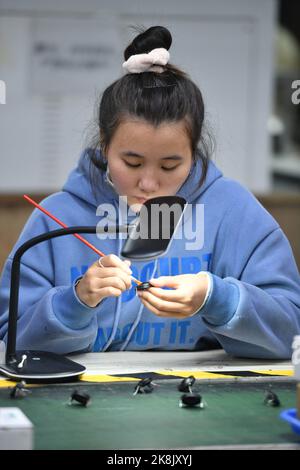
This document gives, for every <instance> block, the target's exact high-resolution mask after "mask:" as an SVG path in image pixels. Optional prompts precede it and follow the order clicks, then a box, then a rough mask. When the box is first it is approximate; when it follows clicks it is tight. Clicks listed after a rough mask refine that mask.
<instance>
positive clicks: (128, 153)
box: [121, 150, 182, 160]
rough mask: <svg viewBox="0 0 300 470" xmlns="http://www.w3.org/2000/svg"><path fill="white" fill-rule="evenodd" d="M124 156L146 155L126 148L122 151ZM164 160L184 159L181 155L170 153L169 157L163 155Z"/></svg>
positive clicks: (142, 156)
mask: <svg viewBox="0 0 300 470" xmlns="http://www.w3.org/2000/svg"><path fill="white" fill-rule="evenodd" d="M121 154H122V155H124V157H139V158H144V155H140V154H139V153H136V152H132V151H131V150H126V151H124V152H121ZM162 160H182V157H181V156H180V155H169V156H168V157H162Z"/></svg>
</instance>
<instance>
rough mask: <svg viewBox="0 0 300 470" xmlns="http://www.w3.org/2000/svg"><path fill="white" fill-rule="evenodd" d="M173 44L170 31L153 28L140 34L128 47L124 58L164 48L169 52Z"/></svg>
mask: <svg viewBox="0 0 300 470" xmlns="http://www.w3.org/2000/svg"><path fill="white" fill-rule="evenodd" d="M171 44H172V36H171V33H170V31H169V30H168V29H167V28H165V27H164V26H151V28H148V29H146V31H144V32H143V33H140V34H139V35H138V36H136V37H135V38H134V40H133V41H132V42H131V43H130V44H129V46H127V48H126V49H125V51H124V58H125V60H128V59H129V57H131V56H132V55H135V54H147V53H148V52H150V51H152V50H153V49H158V48H164V49H167V50H169V49H170V47H171Z"/></svg>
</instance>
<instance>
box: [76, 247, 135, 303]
mask: <svg viewBox="0 0 300 470" xmlns="http://www.w3.org/2000/svg"><path fill="white" fill-rule="evenodd" d="M99 261H100V260H98V261H96V262H95V263H93V264H92V265H91V266H90V267H89V269H88V270H87V271H86V273H85V274H84V276H83V278H82V279H80V281H79V283H78V284H77V286H76V293H77V296H78V297H79V299H80V300H81V301H82V302H83V303H84V304H86V305H88V306H89V307H95V306H96V305H98V304H99V302H101V300H103V299H104V298H105V297H109V296H112V297H119V295H121V294H122V292H123V291H125V290H126V289H130V287H131V274H132V271H131V269H130V268H129V265H130V261H127V260H126V261H122V260H121V259H120V258H118V256H116V255H107V256H103V258H101V265H102V266H101V265H100V264H99Z"/></svg>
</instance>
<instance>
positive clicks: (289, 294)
mask: <svg viewBox="0 0 300 470" xmlns="http://www.w3.org/2000/svg"><path fill="white" fill-rule="evenodd" d="M86 157H87V153H86V152H83V154H82V156H81V158H80V160H79V164H78V166H77V167H76V168H75V170H73V171H72V172H71V174H70V175H69V178H68V180H67V182H66V184H65V185H64V187H63V189H62V191H61V192H58V193H55V194H53V195H51V196H49V197H47V198H46V199H44V201H43V202H42V206H43V207H45V208H46V209H48V210H49V211H50V212H52V213H53V214H54V215H55V216H56V217H58V218H59V219H61V220H62V221H63V222H64V223H65V224H66V225H68V226H74V225H94V226H95V225H97V224H98V223H99V221H100V220H101V217H99V215H97V214H96V208H97V206H98V205H99V204H103V203H109V204H113V205H114V206H115V207H116V208H118V203H119V199H118V195H117V194H116V192H115V191H114V189H113V188H112V187H111V186H110V185H109V183H108V181H107V178H106V177H105V173H104V172H102V171H100V170H96V169H94V171H96V174H97V181H96V185H97V192H95V191H93V190H92V188H91V184H90V173H89V168H90V165H89V161H88V159H87V158H86ZM201 171H202V165H201V162H200V161H198V162H197V163H195V164H194V166H193V168H192V171H191V172H190V175H189V177H188V178H187V180H186V181H185V183H184V184H183V186H182V187H181V188H180V190H179V192H178V195H181V196H183V197H185V199H186V200H187V201H188V203H189V204H191V205H192V207H193V212H194V211H196V210H199V207H201V206H199V204H202V205H203V206H202V207H204V222H205V223H204V225H203V227H204V243H203V244H202V245H203V246H200V245H199V246H200V247H199V249H198V250H195V249H194V248H192V249H188V248H187V246H188V245H187V244H186V242H187V240H185V239H176V238H174V239H173V240H172V243H171V246H170V248H169V250H168V252H167V253H166V254H165V255H164V256H162V257H161V258H159V259H157V260H156V261H147V262H144V263H142V262H133V263H132V266H131V268H132V271H133V276H134V277H136V278H138V279H140V280H141V281H144V280H149V279H150V278H151V277H159V276H168V275H170V276H175V275H177V274H185V273H198V272H199V271H207V272H208V273H209V276H210V280H211V289H210V294H209V298H208V299H207V301H206V303H205V305H204V306H203V307H202V308H201V309H200V310H199V311H198V312H197V313H196V314H195V315H193V316H192V317H188V318H185V319H176V318H163V317H158V316H156V315H154V314H153V313H152V312H150V311H149V310H148V309H147V308H146V307H144V306H143V305H142V304H141V302H140V300H139V298H138V297H137V296H136V295H135V288H134V283H133V285H132V288H131V289H130V290H127V291H126V292H124V293H123V294H122V296H120V297H119V298H115V297H108V298H106V299H104V300H103V301H102V302H101V303H100V304H99V305H98V306H97V307H94V308H91V307H88V306H86V305H85V304H84V303H82V302H81V301H80V300H79V298H78V297H77V295H76V291H75V288H74V285H75V282H76V280H77V279H79V278H80V277H81V276H82V275H83V274H84V272H85V271H86V270H87V269H88V267H89V266H90V265H91V264H92V263H93V262H95V261H96V260H97V255H96V254H95V253H94V252H93V251H92V250H90V249H89V248H88V247H86V246H85V245H84V244H82V243H81V242H80V241H79V240H77V239H76V238H75V237H73V236H64V237H60V238H56V239H53V240H51V241H48V242H43V243H41V244H39V245H37V246H35V247H33V248H31V249H30V250H29V251H27V252H26V253H25V254H24V255H23V258H22V263H21V287H20V302H19V320H18V334H17V349H35V350H44V351H52V352H56V353H62V354H66V353H71V352H83V351H105V350H110V351H118V350H124V349H127V350H131V351H133V350H135V351H136V350H204V349H212V348H216V347H223V348H224V350H225V351H227V352H228V353H229V354H231V355H235V356H244V357H256V358H282V359H284V358H289V357H290V356H291V344H292V339H293V336H294V335H296V334H299V333H300V277H299V272H298V270H297V267H296V264H295V261H294V258H293V254H292V251H291V248H290V245H289V242H288V240H287V238H286V237H285V235H284V234H283V232H282V230H281V229H280V227H279V226H278V224H277V222H276V221H275V220H274V219H273V217H272V216H271V215H270V214H269V213H268V212H267V211H266V210H265V209H264V208H263V207H262V206H261V204H260V203H259V202H258V201H257V200H256V199H255V197H254V196H253V195H252V194H251V193H250V192H249V191H248V190H246V189H245V188H244V187H242V186H241V185H240V184H239V183H237V182H235V181H232V180H230V179H228V178H225V177H224V176H223V175H222V173H221V172H220V171H219V170H218V169H217V168H216V166H215V165H214V163H213V162H210V163H209V168H208V174H207V177H206V180H205V183H204V184H203V185H202V186H201V187H200V188H199V181H200V177H201ZM193 215H195V214H193ZM102 220H103V219H102ZM117 222H120V223H122V220H119V219H117ZM57 228H59V227H58V225H57V224H56V223H55V222H54V221H52V220H51V219H50V218H49V217H47V216H45V215H44V214H43V213H41V212H40V211H39V210H38V209H35V210H34V211H33V213H32V215H31V217H30V218H29V219H28V221H27V223H26V225H25V227H24V229H23V231H22V233H21V235H20V237H19V240H18V241H17V243H16V245H15V247H14V249H13V250H12V252H11V254H10V256H9V257H8V259H7V261H6V264H5V266H4V270H3V273H2V278H1V287H0V338H1V339H6V336H7V319H8V302H9V290H10V287H9V286H10V274H11V263H12V257H13V254H14V252H15V250H16V248H17V247H18V246H20V245H21V244H22V243H24V242H25V241H26V240H28V239H29V238H31V237H34V236H36V235H39V234H41V233H44V232H48V231H49V230H55V229H57ZM84 237H85V238H86V239H87V240H89V241H90V242H91V243H92V244H93V245H95V246H96V247H97V248H99V250H101V251H103V252H104V253H105V254H109V253H115V254H117V255H118V254H119V253H120V249H121V246H122V243H123V240H122V239H121V238H119V239H115V237H114V238H107V237H106V238H105V239H103V238H102V239H99V238H98V237H97V236H96V235H93V234H90V235H84Z"/></svg>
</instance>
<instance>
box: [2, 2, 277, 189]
mask: <svg viewBox="0 0 300 470" xmlns="http://www.w3.org/2000/svg"><path fill="white" fill-rule="evenodd" d="M275 7H276V3H275V0H194V1H185V2H182V1H179V0H164V1H158V0H153V1H151V2H146V1H144V0H135V1H127V2H119V1H116V0H112V1H106V2H105V1H102V0H98V1H97V0H85V2H82V1H79V0H72V1H69V0H55V1H51V2H49V1H44V2H42V1H38V0H31V1H29V0H23V1H21V0H19V1H17V0H0V80H4V81H5V83H6V104H5V105H1V104H0V159H1V167H0V191H1V192H20V191H28V192H30V193H34V192H40V191H41V192H44V191H54V190H56V189H59V188H60V187H61V185H62V184H63V182H64V181H65V178H66V177H67V174H68V172H69V171H70V170H71V169H72V167H73V166H74V165H75V163H76V161H77V159H78V156H79V153H80V151H81V149H82V147H83V145H84V142H85V140H84V137H85V134H84V131H85V130H86V129H87V126H88V125H89V123H90V122H91V119H92V117H93V110H94V103H95V101H96V98H97V96H98V95H99V94H100V92H101V91H102V90H103V89H104V87H105V86H106V85H107V84H108V83H110V82H111V81H113V80H114V79H116V78H117V77H118V76H120V75H121V73H122V69H121V64H122V53H123V50H124V48H125V46H126V44H127V42H128V41H129V40H130V39H131V38H132V37H133V34H134V33H132V31H130V30H129V28H128V26H129V25H132V24H143V25H145V26H148V25H149V26H150V25H153V24H162V25H165V26H167V27H169V29H170V30H171V32H172V35H173V45H172V47H171V50H170V52H171V60H172V62H173V63H175V64H177V65H179V66H180V67H182V68H183V69H185V70H186V71H187V72H188V73H189V74H190V76H191V77H192V78H193V80H194V81H195V82H196V83H197V84H198V85H199V86H200V88H201V90H202V92H203V95H204V99H205V103H206V107H207V118H208V121H209V123H210V127H211V128H212V130H213V133H214V135H215V139H216V142H217V149H216V155H215V160H216V163H217V165H218V166H219V167H220V168H221V169H222V170H223V171H224V173H225V174H226V176H229V177H232V178H234V179H237V180H239V181H240V182H241V183H242V184H244V185H246V186H247V187H249V188H250V189H251V190H253V191H256V192H260V193H262V192H267V191H268V190H269V188H270V155H269V148H268V134H267V125H266V123H267V118H268V116H269V113H270V109H271V94H272V86H271V85H272V54H273V51H272V42H273V33H274V25H275V11H276V8H275ZM154 12H156V13H154ZM64 32H65V33H64ZM41 41H44V43H45V42H46V43H47V44H48V45H51V44H52V46H53V47H54V46H56V47H57V48H58V49H57V50H58V53H59V54H61V55H62V56H63V57H64V58H66V59H68V47H69V46H70V45H71V44H73V45H77V46H78V45H88V46H89V47H92V46H96V45H97V44H101V45H102V46H103V47H104V48H103V50H102V52H100V56H101V57H100V56H98V58H99V57H100V58H101V61H102V62H101V63H98V65H97V64H96V66H95V67H94V68H89V69H88V68H86V64H85V65H84V66H82V67H80V64H79V65H78V64H77V65H78V67H77V68H76V67H75V68H74V69H72V67H73V66H74V64H71V65H72V66H71V67H70V68H69V69H68V70H65V71H63V72H62V71H61V70H62V69H60V67H57V68H55V67H54V66H53V65H52V66H50V68H49V67H48V68H47V65H45V62H44V59H47V54H44V56H43V53H42V55H39V54H38V53H37V52H36V49H34V47H36V45H37V44H38V43H40V42H41ZM105 47H106V49H105ZM109 47H110V52H109V54H107V48H109ZM105 51H106V52H105ZM101 54H102V55H101ZM54 55H55V54H54ZM50 56H51V53H50ZM79 57H80V55H79ZM84 57H86V56H83V55H81V58H84ZM41 58H42V59H41ZM94 58H96V56H94ZM102 59H103V60H102ZM79 62H80V60H79ZM73 70H74V72H73Z"/></svg>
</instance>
